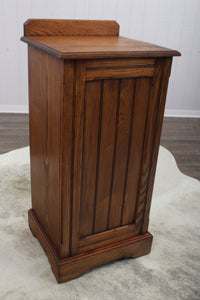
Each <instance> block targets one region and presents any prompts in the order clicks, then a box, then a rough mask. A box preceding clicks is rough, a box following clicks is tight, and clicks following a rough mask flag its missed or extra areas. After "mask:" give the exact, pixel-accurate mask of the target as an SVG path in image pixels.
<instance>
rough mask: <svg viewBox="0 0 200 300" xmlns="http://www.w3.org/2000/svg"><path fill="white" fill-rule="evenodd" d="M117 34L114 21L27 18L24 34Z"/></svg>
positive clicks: (117, 27) (117, 26)
mask: <svg viewBox="0 0 200 300" xmlns="http://www.w3.org/2000/svg"><path fill="white" fill-rule="evenodd" d="M73 35H75V36H76V35H78V36H81V35H85V36H91V35H97V36H98V35H100V36H102V35H108V36H112V35H119V25H118V24H117V22H116V21H104V20H103V21H101V20H61V19H58V20H55V19H28V20H27V21H26V22H25V23H24V36H73Z"/></svg>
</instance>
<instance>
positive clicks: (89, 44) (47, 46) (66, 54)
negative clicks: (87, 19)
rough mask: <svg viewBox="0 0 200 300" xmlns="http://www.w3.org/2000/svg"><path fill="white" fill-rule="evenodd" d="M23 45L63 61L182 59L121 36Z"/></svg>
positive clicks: (33, 40)
mask: <svg viewBox="0 0 200 300" xmlns="http://www.w3.org/2000/svg"><path fill="white" fill-rule="evenodd" d="M22 41H24V42H26V43H28V44H29V45H32V46H35V47H37V48H41V49H43V50H45V51H47V52H49V53H51V54H54V55H56V56H57V57H59V58H63V59H67V58H69V59H79V58H80V59H82V58H97V57H102V58H103V57H104V58H105V57H145V56H147V57H169V56H179V55H180V53H179V52H178V51H175V50H171V49H168V48H164V47H160V46H157V45H153V44H149V43H146V42H141V41H137V40H133V39H129V38H125V37H121V36H31V37H28V36H27V37H22Z"/></svg>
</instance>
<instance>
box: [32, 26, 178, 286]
mask: <svg viewBox="0 0 200 300" xmlns="http://www.w3.org/2000/svg"><path fill="white" fill-rule="evenodd" d="M84 24H85V23H84V22H83V27H84ZM32 26H34V24H33V25H32ZM51 26H52V25H51ZM66 26H67V25H66ZM47 27H48V26H47ZM55 27H56V28H57V21H55ZM45 28H46V27H45ZM37 30H38V27H36V31H37ZM66 30H68V29H67V27H66ZM35 38H38V37H34V38H31V40H33V39H35ZM39 38H46V39H47V40H46V42H45V44H44V45H45V47H46V46H47V45H48V46H49V44H48V43H49V42H50V43H52V44H51V46H52V47H53V48H52V49H53V51H57V49H58V48H59V47H61V48H62V47H64V48H66V45H67V47H68V50H67V51H69V53H68V54H69V56H67V57H65V56H63V57H62V58H68V59H64V60H63V59H59V58H58V57H57V55H56V53H54V54H55V55H52V54H53V52H51V54H50V51H47V48H45V47H43V50H42V49H41V47H38V48H37V47H36V46H37V44H33V43H32V44H31V45H32V46H31V45H29V52H28V53H29V102H30V105H29V108H30V149H31V151H30V154H31V182H32V210H31V211H30V214H29V218H30V227H31V230H32V231H33V233H34V234H35V235H36V237H37V238H38V239H39V240H40V241H41V244H42V246H43V247H44V249H45V250H46V248H48V249H47V251H46V252H47V255H48V256H50V262H51V264H53V270H54V269H55V268H57V270H56V272H55V275H56V277H57V279H58V280H59V281H65V280H69V279H72V278H74V277H77V276H79V275H80V274H82V273H83V272H85V271H87V270H89V269H90V268H91V267H93V266H96V265H99V264H102V263H106V262H109V261H111V260H114V259H117V258H122V257H127V255H128V256H131V253H130V252H129V251H131V250H132V251H133V255H132V256H133V257H135V255H136V256H138V253H143V254H144V253H148V252H149V250H150V245H151V240H152V239H151V236H150V235H149V234H148V233H147V228H148V220H149V209H150V204H151V196H152V188H153V182H154V176H155V168H156V161H157V155H158V147H159V141H160V133H161V125H162V119H163V112H164V104H165V98H166V91H167V85H168V78H169V75H170V69H171V61H172V58H171V57H170V56H172V55H173V54H174V55H176V54H177V52H173V51H172V50H166V49H163V48H160V47H158V48H156V47H157V46H152V45H151V46H147V45H146V46H145V52H143V50H144V48H143V47H144V43H143V42H138V41H137V42H136V44H137V47H138V49H140V55H141V56H142V58H138V59H136V58H134V59H133V58H132V54H131V53H130V52H129V46H130V47H131V49H132V47H133V48H134V47H135V45H136V44H135V41H133V42H132V40H126V39H124V38H119V37H113V36H112V37H109V39H107V37H106V36H104V37H95V36H93V37H87V36H81V37H78V39H77V37H52V36H50V37H39ZM63 38H64V40H63ZM75 38H76V40H75ZM102 38H103V39H102ZM113 38H117V40H113ZM59 41H60V42H61V44H59V43H60V42H59ZM72 41H73V42H74V41H76V42H77V41H78V43H76V49H78V48H77V46H79V56H78V58H79V59H76V60H75V59H74V60H70V59H69V57H71V55H72V52H73V46H72V47H71V42H72ZM81 41H82V44H81V43H80V42H81ZM83 41H84V43H83ZM94 41H96V42H97V45H95V47H94V45H93V44H91V42H92V43H93V42H94ZM57 42H58V43H57ZM115 42H116V43H117V44H115ZM55 43H57V44H55ZM62 43H63V44H62ZM66 43H67V44H66ZM98 43H99V44H98ZM120 43H121V46H122V48H121V50H120V51H121V52H120V53H122V56H123V54H125V53H126V54H128V53H129V54H128V55H129V58H126V59H124V58H119V59H116V54H117V55H118V54H119V48H120V47H121V46H120ZM33 45H34V47H33ZM92 45H93V46H92ZM107 45H108V47H110V51H111V52H110V53H111V54H112V59H107V60H106V59H103V60H102V64H101V61H100V60H99V58H98V59H97V60H96V61H95V60H90V59H88V57H87V55H86V56H84V55H85V53H86V52H87V51H86V48H87V47H88V49H89V50H88V51H89V52H90V55H91V57H92V56H93V54H95V55H97V53H98V56H99V57H101V54H100V52H99V50H100V51H101V47H102V49H103V47H105V48H106V47H107ZM116 45H117V46H116ZM115 46H116V48H115ZM118 46H119V48H118ZM85 47H86V48H85ZM137 47H136V48H137ZM61 48H60V49H61ZM64 48H62V49H64ZM116 49H118V50H117V52H116ZM138 49H137V51H138ZM152 49H153V50H152ZM156 49H157V50H158V49H159V50H158V51H159V53H160V54H158V52H156V51H157V50H156ZM44 50H45V51H44ZM132 50H133V51H135V49H132ZM59 51H60V50H59ZM63 51H64V52H63ZM96 51H97V52H96ZM152 51H153V52H152ZM63 53H65V50H62V54H63ZM138 53H139V52H138ZM150 53H151V54H152V53H154V55H153V56H155V57H156V58H152V57H151V58H148V56H149V55H150ZM166 53H167V54H168V55H167V56H168V57H165V56H166ZM82 55H83V56H82ZM90 55H89V57H90ZM120 55H121V54H120ZM136 56H137V55H136ZM143 56H144V57H143ZM157 56H161V57H157ZM83 57H85V58H86V59H81V58H83ZM119 57H120V56H119ZM37 231H40V233H38V232H37ZM41 232H42V234H41ZM44 233H45V234H44ZM44 235H47V237H48V241H49V242H46V241H45V238H44ZM147 240H148V241H147ZM52 244H53V246H51V245H52ZM136 244H137V247H139V248H137V247H136ZM139 244H140V246H138V245H139ZM143 247H147V248H146V249H145V248H143ZM54 248H55V249H56V251H57V253H58V254H57V255H56V257H57V256H58V257H59V259H57V266H55V261H54V260H53V261H52V257H51V254H49V253H50V252H53V253H54V256H55V251H54ZM136 249H137V250H136ZM88 251H89V252H88ZM135 251H136V252H135ZM138 251H139V252H138ZM127 253H128V254H127ZM79 258H80V259H79ZM97 261H98V263H97ZM72 270H73V271H72Z"/></svg>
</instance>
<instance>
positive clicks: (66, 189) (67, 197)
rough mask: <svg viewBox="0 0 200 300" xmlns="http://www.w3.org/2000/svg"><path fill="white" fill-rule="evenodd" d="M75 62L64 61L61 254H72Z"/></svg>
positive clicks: (61, 120)
mask: <svg viewBox="0 0 200 300" xmlns="http://www.w3.org/2000/svg"><path fill="white" fill-rule="evenodd" d="M74 69H75V67H74V62H73V61H70V60H66V61H65V62H64V74H63V79H64V84H63V91H62V92H63V95H62V98H63V101H62V107H61V116H60V123H61V132H60V142H61V146H60V147H61V157H60V177H61V180H60V184H61V186H60V190H61V248H60V256H61V257H66V256H69V255H70V251H71V249H70V240H71V239H70V237H71V222H72V220H71V217H72V216H71V211H72V176H69V174H70V175H71V174H72V167H73V101H74V80H75V70H74Z"/></svg>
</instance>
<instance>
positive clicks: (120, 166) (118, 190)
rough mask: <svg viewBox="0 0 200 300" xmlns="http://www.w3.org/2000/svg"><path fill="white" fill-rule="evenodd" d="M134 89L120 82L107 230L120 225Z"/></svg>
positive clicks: (124, 81) (129, 82)
mask: <svg viewBox="0 0 200 300" xmlns="http://www.w3.org/2000/svg"><path fill="white" fill-rule="evenodd" d="M134 87H135V82H134V81H133V80H132V79H123V80H121V81H120V91H119V109H118V116H117V124H116V125H117V131H116V141H115V147H116V150H115V157H114V160H113V178H112V190H111V199H110V210H109V220H108V228H109V229H112V228H115V227H119V226H120V225H121V214H122V208H123V205H122V204H123V198H124V190H125V184H126V171H127V162H128V156H129V155H128V154H129V146H130V131H131V122H132V109H133V96H134Z"/></svg>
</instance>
